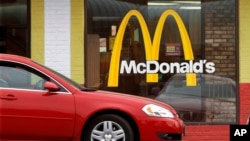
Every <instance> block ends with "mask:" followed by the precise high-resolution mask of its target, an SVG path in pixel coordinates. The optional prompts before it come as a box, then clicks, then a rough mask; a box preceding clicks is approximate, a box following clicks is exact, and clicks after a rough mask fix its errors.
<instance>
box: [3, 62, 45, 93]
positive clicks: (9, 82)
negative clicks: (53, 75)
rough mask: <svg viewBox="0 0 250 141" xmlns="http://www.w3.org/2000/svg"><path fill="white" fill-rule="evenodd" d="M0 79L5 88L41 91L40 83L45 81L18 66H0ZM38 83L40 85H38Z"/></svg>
mask: <svg viewBox="0 0 250 141" xmlns="http://www.w3.org/2000/svg"><path fill="white" fill-rule="evenodd" d="M0 70H1V79H3V80H4V81H5V82H6V85H5V87H9V88H22V89H42V85H41V82H42V81H44V82H45V79H44V78H42V77H40V76H38V75H36V74H34V73H32V72H30V71H28V70H26V69H24V68H21V67H18V66H14V65H11V66H2V65H1V66H0ZM39 82H40V83H39Z"/></svg>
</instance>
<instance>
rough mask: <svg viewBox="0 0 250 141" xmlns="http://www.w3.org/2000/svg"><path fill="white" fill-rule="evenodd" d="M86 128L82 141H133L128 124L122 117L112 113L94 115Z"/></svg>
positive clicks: (131, 131)
mask: <svg viewBox="0 0 250 141" xmlns="http://www.w3.org/2000/svg"><path fill="white" fill-rule="evenodd" d="M86 129H87V130H86V133H85V134H84V138H83V139H84V140H83V141H134V133H133V130H132V128H131V126H130V124H129V123H128V122H127V121H126V120H125V119H124V118H122V117H120V116H118V115H114V114H105V115H101V116H98V117H96V118H95V119H93V120H92V121H91V122H90V123H89V124H88V126H87V128H86Z"/></svg>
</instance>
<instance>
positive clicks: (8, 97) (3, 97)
mask: <svg viewBox="0 0 250 141" xmlns="http://www.w3.org/2000/svg"><path fill="white" fill-rule="evenodd" d="M0 99H4V100H17V98H16V97H15V96H14V95H12V94H7V95H6V96H0Z"/></svg>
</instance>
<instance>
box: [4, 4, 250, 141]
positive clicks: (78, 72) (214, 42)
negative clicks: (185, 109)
mask: <svg viewBox="0 0 250 141" xmlns="http://www.w3.org/2000/svg"><path fill="white" fill-rule="evenodd" d="M0 4H1V6H0V17H1V19H0V21H1V22H0V24H1V25H0V27H1V32H2V35H4V36H2V35H1V36H2V37H0V38H1V44H0V45H1V50H0V51H1V52H3V53H13V54H19V55H23V56H27V57H30V58H32V59H34V60H36V61H38V62H40V63H43V64H45V65H46V66H49V67H51V68H53V69H55V70H57V71H59V72H61V73H63V74H65V75H66V76H68V77H70V78H72V79H74V80H76V81H77V82H79V83H82V84H85V85H86V86H88V87H95V88H98V89H102V90H109V91H117V92H123V93H128V94H132V95H140V96H144V97H150V98H152V97H154V96H155V95H154V94H153V90H154V89H155V88H163V87H164V85H165V83H166V82H167V81H168V80H169V79H170V78H171V77H172V76H173V75H174V74H175V72H173V73H165V74H164V73H158V82H155V83H148V82H147V79H146V77H147V74H146V73H144V74H129V73H126V74H119V78H118V86H116V87H110V86H109V85H108V78H109V75H110V64H111V63H110V62H111V60H112V59H111V58H112V53H113V54H114V52H112V51H114V50H115V49H116V47H117V46H116V43H115V39H116V37H117V36H119V32H121V33H122V37H123V38H122V39H121V40H119V42H120V43H121V47H122V48H121V49H120V50H121V51H120V56H119V59H120V60H121V61H123V60H125V61H126V62H129V61H135V62H137V63H139V62H145V61H146V60H147V50H146V49H145V46H147V45H148V44H153V42H154V40H159V45H158V46H159V51H158V52H159V53H158V58H157V61H158V62H160V63H164V62H167V63H169V64H170V63H176V62H177V63H181V62H185V61H187V60H185V54H184V53H183V52H184V51H183V50H185V48H184V46H183V44H184V43H183V38H182V36H181V35H180V34H181V33H182V32H183V31H182V30H180V27H179V25H178V24H177V23H178V22H176V21H177V20H176V19H177V18H176V17H177V16H173V15H174V14H173V12H170V14H168V16H166V19H165V20H164V21H163V22H160V21H161V20H160V18H161V17H164V16H162V13H164V12H166V11H168V10H173V11H174V13H175V12H176V13H177V15H178V16H179V17H180V19H181V21H182V22H183V23H184V25H185V30H186V31H187V32H188V34H189V39H190V43H191V45H192V51H193V56H194V62H199V61H200V60H203V61H204V60H206V61H207V62H213V63H214V64H215V72H213V73H212V75H215V76H220V77H223V78H228V79H230V80H232V81H234V83H235V91H234V92H235V93H234V94H235V95H233V96H230V97H229V96H227V95H226V94H228V89H229V88H226V89H225V90H224V89H222V88H221V87H220V84H222V83H223V84H224V82H221V81H218V82H216V85H212V86H213V89H211V91H215V92H214V93H213V96H212V97H209V98H207V97H206V98H203V97H200V99H203V102H202V103H201V104H202V111H205V112H204V113H202V114H199V115H195V113H194V114H192V116H190V114H187V115H185V114H184V116H183V118H185V122H186V124H187V133H186V136H185V137H184V140H186V141H189V140H190V141H191V140H200V141H206V140H211V139H212V140H213V141H217V140H218V141H223V140H225V141H228V140H229V125H230V124H235V123H237V124H245V122H246V120H247V117H248V115H249V114H250V110H249V109H250V96H249V92H250V74H249V73H248V68H249V65H248V64H249V63H248V60H249V59H250V57H249V55H248V54H249V52H250V48H249V47H248V44H249V43H250V40H249V39H248V35H249V33H250V27H249V26H248V23H249V22H250V16H249V14H248V12H250V2H249V1H248V0H194V1H179V0H176V1H169V0H162V1H153V0H152V1H148V0H138V1H132V0H121V1H117V0H16V1H7V0H6V1H5V0H0ZM13 9H15V10H13ZM131 10H136V11H137V12H132V16H131V17H129V18H128V21H127V23H126V24H124V30H123V31H122V30H121V23H122V21H123V19H125V18H124V17H126V16H125V15H126V14H127V13H129V12H131ZM10 11H12V12H10ZM13 11H14V12H13ZM18 14H19V16H16V15H18ZM135 17H136V18H135ZM141 17H142V18H141ZM143 21H145V23H146V26H142V22H143ZM159 23H163V26H162V30H159V31H160V32H161V33H160V32H159V31H158V32H155V31H157V30H156V29H157V25H158V24H159ZM144 31H148V33H147V34H148V35H149V37H150V38H147V39H150V40H151V41H150V42H146V41H145V40H144V39H145V37H144V36H147V35H145V34H144V33H143V32H144ZM158 34H159V36H160V37H157V35H158ZM156 44H157V43H156ZM149 52H150V51H149ZM149 54H150V53H149ZM178 90H180V86H178ZM209 90H210V88H209ZM202 92H203V91H202ZM228 101H229V102H228ZM186 116H188V117H186Z"/></svg>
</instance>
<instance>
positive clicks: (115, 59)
mask: <svg viewBox="0 0 250 141" xmlns="http://www.w3.org/2000/svg"><path fill="white" fill-rule="evenodd" d="M132 16H135V17H136V18H137V20H138V22H139V24H140V27H141V30H142V35H143V41H144V45H145V54H146V61H157V60H158V59H159V49H160V40H161V35H162V30H163V26H164V23H165V21H166V19H167V17H168V16H172V17H173V18H174V19H175V21H176V23H177V26H178V29H179V32H180V36H181V40H182V45H183V51H184V58H185V60H193V59H194V55H193V50H192V47H191V43H190V39H189V36H188V33H187V30H186V27H185V25H184V23H183V21H182V19H181V18H180V16H179V15H178V13H177V12H175V11H174V10H166V11H164V12H163V13H162V15H161V16H160V19H159V21H158V24H157V26H156V30H155V33H154V38H153V42H152V40H151V38H150V35H149V30H148V27H147V24H146V22H145V20H144V18H143V16H142V14H141V13H140V12H139V11H137V10H131V11H129V12H128V13H127V14H126V15H125V17H124V18H123V20H122V22H121V24H120V27H119V29H118V32H117V35H116V38H115V42H114V46H113V50H112V56H111V61H110V68H109V77H108V87H117V86H118V79H119V66H120V54H121V47H122V41H123V36H124V32H125V29H126V26H127V24H128V21H129V20H130V18H131V17H132ZM186 78H187V84H186V85H187V86H195V85H196V73H193V72H189V73H186ZM146 81H147V82H158V74H157V73H155V74H154V73H147V75H146Z"/></svg>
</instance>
